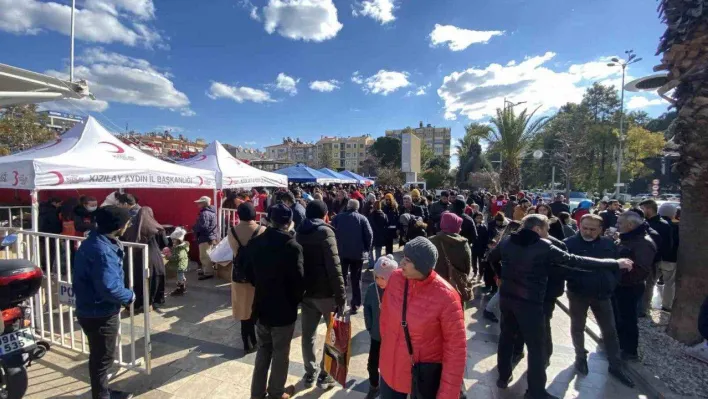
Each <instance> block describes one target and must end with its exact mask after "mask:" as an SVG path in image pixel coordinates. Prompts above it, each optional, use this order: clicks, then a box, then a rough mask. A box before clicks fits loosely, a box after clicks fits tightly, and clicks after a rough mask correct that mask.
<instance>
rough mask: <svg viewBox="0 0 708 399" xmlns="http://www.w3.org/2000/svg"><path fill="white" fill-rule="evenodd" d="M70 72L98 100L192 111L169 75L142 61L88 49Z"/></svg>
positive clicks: (97, 49) (186, 112) (59, 74)
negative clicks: (84, 82) (82, 80)
mask: <svg viewBox="0 0 708 399" xmlns="http://www.w3.org/2000/svg"><path fill="white" fill-rule="evenodd" d="M46 73H47V74H49V75H52V76H56V77H60V78H63V79H67V78H68V77H67V74H66V73H64V72H59V71H55V70H49V71H47V72H46ZM74 74H75V76H76V78H78V79H86V80H87V81H88V82H89V88H90V89H91V92H92V93H93V94H94V95H95V96H96V98H98V99H99V100H102V101H109V102H119V103H124V104H132V105H141V106H146V107H157V108H163V109H169V110H172V111H176V112H180V113H181V114H183V115H185V114H186V115H189V114H193V111H191V110H190V109H189V104H190V103H189V98H187V95H186V94H184V93H182V92H181V91H179V90H177V89H176V88H175V85H174V82H173V81H172V75H170V74H169V73H168V72H163V71H160V70H158V69H157V68H156V67H155V66H153V65H151V64H150V63H149V62H148V61H146V60H143V59H140V58H133V57H128V56H125V55H122V54H117V53H109V52H105V51H104V50H103V49H101V48H90V49H88V50H86V51H85V52H84V53H83V54H82V55H81V56H80V57H78V58H77V65H76V67H75V68H74ZM83 104H89V103H88V102H84V103H83Z"/></svg>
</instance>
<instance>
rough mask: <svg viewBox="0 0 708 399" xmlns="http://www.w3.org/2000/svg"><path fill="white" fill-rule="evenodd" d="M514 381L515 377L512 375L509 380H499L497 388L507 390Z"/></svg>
mask: <svg viewBox="0 0 708 399" xmlns="http://www.w3.org/2000/svg"><path fill="white" fill-rule="evenodd" d="M513 379H514V376H513V375H510V376H509V378H507V379H506V380H502V379H501V377H500V378H499V379H497V388H499V389H506V388H507V387H508V386H509V384H510V383H511V381H512V380H513Z"/></svg>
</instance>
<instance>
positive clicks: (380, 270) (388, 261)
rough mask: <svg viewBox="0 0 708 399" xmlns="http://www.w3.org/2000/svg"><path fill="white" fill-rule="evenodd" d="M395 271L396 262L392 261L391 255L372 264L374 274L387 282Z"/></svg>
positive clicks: (396, 267)
mask: <svg viewBox="0 0 708 399" xmlns="http://www.w3.org/2000/svg"><path fill="white" fill-rule="evenodd" d="M396 269H398V262H396V261H395V260H394V259H393V255H391V254H389V255H386V256H382V257H380V258H379V260H377V261H376V263H375V264H374V274H376V277H381V278H383V279H384V280H388V278H389V277H391V274H393V271H394V270H396Z"/></svg>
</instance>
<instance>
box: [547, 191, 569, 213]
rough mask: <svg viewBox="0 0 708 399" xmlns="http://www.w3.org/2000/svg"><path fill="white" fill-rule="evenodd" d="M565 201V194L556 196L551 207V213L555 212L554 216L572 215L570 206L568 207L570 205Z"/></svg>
mask: <svg viewBox="0 0 708 399" xmlns="http://www.w3.org/2000/svg"><path fill="white" fill-rule="evenodd" d="M563 200H565V196H564V195H563V194H558V195H556V199H555V201H553V202H551V204H550V205H549V206H550V207H551V212H553V214H554V215H556V216H558V215H560V214H561V212H568V213H570V206H568V204H566V203H565V202H564V201H563Z"/></svg>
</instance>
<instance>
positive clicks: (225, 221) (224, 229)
mask: <svg viewBox="0 0 708 399" xmlns="http://www.w3.org/2000/svg"><path fill="white" fill-rule="evenodd" d="M265 216H266V213H265V212H256V221H258V223H260V224H261V225H265V223H266V221H265ZM219 218H221V224H220V226H221V236H220V237H226V234H227V233H228V231H229V227H231V226H234V225H236V221H237V220H238V216H237V211H236V209H227V208H221V209H219Z"/></svg>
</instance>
